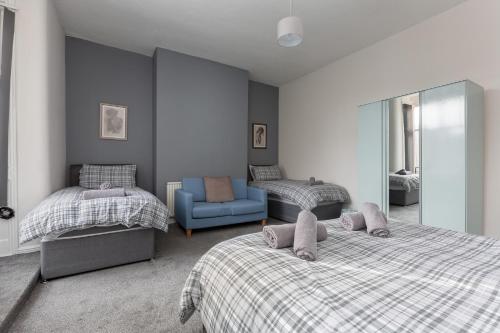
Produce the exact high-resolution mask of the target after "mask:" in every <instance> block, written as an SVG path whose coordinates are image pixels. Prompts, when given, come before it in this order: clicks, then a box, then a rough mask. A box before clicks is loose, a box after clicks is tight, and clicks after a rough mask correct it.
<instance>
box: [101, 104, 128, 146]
mask: <svg viewBox="0 0 500 333" xmlns="http://www.w3.org/2000/svg"><path fill="white" fill-rule="evenodd" d="M100 138H101V139H107V140H127V107H126V106H122V105H113V104H106V103H101V128H100Z"/></svg>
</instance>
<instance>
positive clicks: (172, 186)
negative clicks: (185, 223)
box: [167, 182, 182, 217]
mask: <svg viewBox="0 0 500 333" xmlns="http://www.w3.org/2000/svg"><path fill="white" fill-rule="evenodd" d="M181 187H182V183H181V182H168V183H167V207H168V210H169V212H170V217H173V216H175V190H176V189H178V188H181Z"/></svg>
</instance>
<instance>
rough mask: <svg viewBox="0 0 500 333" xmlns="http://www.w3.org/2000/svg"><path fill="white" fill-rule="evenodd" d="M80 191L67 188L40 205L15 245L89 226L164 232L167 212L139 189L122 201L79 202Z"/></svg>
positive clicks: (128, 191) (130, 191) (129, 191)
mask: <svg viewBox="0 0 500 333" xmlns="http://www.w3.org/2000/svg"><path fill="white" fill-rule="evenodd" d="M84 191H85V189H84V188H82V187H78V186H75V187H68V188H65V189H62V190H60V191H57V192H55V193H53V194H52V195H50V196H49V197H48V198H47V199H45V200H44V201H42V202H41V203H40V204H39V205H38V206H37V207H36V208H35V209H34V210H33V211H31V212H30V213H29V214H28V215H27V216H26V217H25V218H24V219H23V220H22V221H21V223H20V226H19V228H20V230H19V242H20V243H24V242H27V241H30V240H32V239H35V238H38V237H43V236H47V235H51V236H58V235H60V234H63V233H65V232H69V231H73V230H81V229H86V228H90V227H93V226H111V225H115V224H122V225H125V226H127V227H131V226H133V225H135V224H139V225H141V226H143V227H153V228H157V229H160V230H163V231H167V230H168V225H167V217H168V208H167V207H166V206H165V205H164V204H163V203H162V202H161V201H160V200H158V198H156V197H155V196H154V195H153V194H151V193H149V192H147V191H144V190H143V189H141V188H139V187H134V188H127V189H125V194H126V196H125V197H114V198H100V199H93V200H82V197H83V192H84Z"/></svg>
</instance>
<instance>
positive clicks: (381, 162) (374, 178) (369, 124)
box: [358, 101, 387, 211]
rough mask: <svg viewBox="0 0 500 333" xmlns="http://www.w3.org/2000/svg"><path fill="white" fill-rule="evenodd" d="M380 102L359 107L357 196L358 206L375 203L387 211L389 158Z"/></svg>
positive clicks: (382, 106) (382, 105) (382, 107)
mask: <svg viewBox="0 0 500 333" xmlns="http://www.w3.org/2000/svg"><path fill="white" fill-rule="evenodd" d="M386 105H387V102H386V101H380V102H376V103H371V104H367V105H363V106H360V107H359V112H358V117H359V119H358V124H359V127H358V182H359V183H358V196H359V203H360V204H361V203H363V202H373V203H376V204H377V205H379V207H381V208H382V209H383V210H384V211H387V207H386V205H387V194H386V193H387V172H386V171H385V170H387V167H386V166H387V158H386V150H387V149H386V147H385V145H386V131H385V128H386V126H385V121H386V117H385V113H386V112H385V108H386Z"/></svg>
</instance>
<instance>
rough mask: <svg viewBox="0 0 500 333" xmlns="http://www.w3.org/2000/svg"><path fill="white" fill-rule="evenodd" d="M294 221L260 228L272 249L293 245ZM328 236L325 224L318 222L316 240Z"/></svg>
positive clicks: (319, 240) (320, 240) (321, 239)
mask: <svg viewBox="0 0 500 333" xmlns="http://www.w3.org/2000/svg"><path fill="white" fill-rule="evenodd" d="M295 227H296V224H295V223H289V224H280V225H267V226H265V227H264V228H263V229H262V234H263V235H264V240H265V241H266V243H267V244H268V245H269V247H271V248H273V249H282V248H284V247H290V246H292V245H293V240H294V238H295ZM327 237H328V232H327V231H326V226H325V225H324V224H323V223H318V231H317V239H316V240H317V241H318V242H322V241H324V240H325V239H326V238H327Z"/></svg>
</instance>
